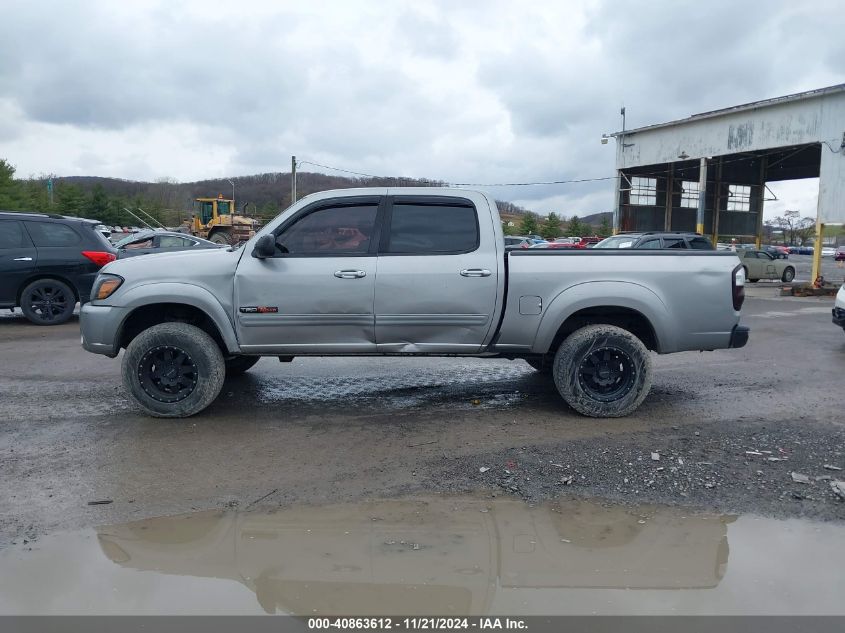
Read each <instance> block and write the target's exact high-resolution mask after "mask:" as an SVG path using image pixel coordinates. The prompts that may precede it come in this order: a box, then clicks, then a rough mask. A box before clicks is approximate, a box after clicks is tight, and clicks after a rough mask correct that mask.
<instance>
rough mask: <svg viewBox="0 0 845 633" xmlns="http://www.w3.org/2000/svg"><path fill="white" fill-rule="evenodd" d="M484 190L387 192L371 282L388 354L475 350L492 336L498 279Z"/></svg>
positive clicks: (381, 346)
mask: <svg viewBox="0 0 845 633" xmlns="http://www.w3.org/2000/svg"><path fill="white" fill-rule="evenodd" d="M488 206H489V204H488V201H487V200H486V198H485V197H484V196H481V195H479V194H474V193H472V192H456V193H455V196H443V195H424V194H421V195H410V194H402V195H394V196H388V212H387V214H386V218H385V224H384V227H383V230H382V233H381V241H380V244H379V256H378V273H377V275H376V288H375V329H376V344H377V348H378V350H379V351H381V352H387V353H402V352H406V353H450V352H451V353H470V354H471V353H476V352H478V351H480V350H481V348H482V346H483V345H485V344H486V343H487V342H489V338H490V337H492V334H493V331H494V326H495V323H494V321H495V320H496V318H497V317H498V309H497V306H499V305H500V304H501V290H500V288H501V287H503V285H504V279H503V265H502V266H500V265H499V259H500V257H499V253H498V250H499V249H497V248H496V239H498V238H497V235H496V232H495V229H494V227H493V226H492V218H491V210H490V209H489V208H488Z"/></svg>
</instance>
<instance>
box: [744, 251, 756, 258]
mask: <svg viewBox="0 0 845 633" xmlns="http://www.w3.org/2000/svg"><path fill="white" fill-rule="evenodd" d="M745 259H757V253H755V252H754V251H745Z"/></svg>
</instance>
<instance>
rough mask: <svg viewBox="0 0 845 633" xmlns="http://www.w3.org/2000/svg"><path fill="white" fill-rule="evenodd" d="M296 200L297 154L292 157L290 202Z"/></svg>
mask: <svg viewBox="0 0 845 633" xmlns="http://www.w3.org/2000/svg"><path fill="white" fill-rule="evenodd" d="M294 202H296V156H291V157H290V203H291V204H293V203H294Z"/></svg>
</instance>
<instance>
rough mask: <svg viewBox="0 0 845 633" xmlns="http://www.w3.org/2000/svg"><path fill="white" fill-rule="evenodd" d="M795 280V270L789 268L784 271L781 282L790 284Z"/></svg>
mask: <svg viewBox="0 0 845 633" xmlns="http://www.w3.org/2000/svg"><path fill="white" fill-rule="evenodd" d="M793 279H795V269H794V268H793V267H792V266H787V267H786V268H785V269H784V271H783V277H781V278H780V280H781V281H785V282H790V281H792V280H793Z"/></svg>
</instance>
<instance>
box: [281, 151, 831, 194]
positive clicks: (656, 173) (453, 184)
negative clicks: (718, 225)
mask: <svg viewBox="0 0 845 633" xmlns="http://www.w3.org/2000/svg"><path fill="white" fill-rule="evenodd" d="M825 144H827V143H826V142H825ZM808 147H810V146H808ZM808 147H802V148H800V149H798V150H795V151H794V152H793V153H791V154H789V155H787V156H786V157H785V158H783V159H782V160H781V161H778V162H783V160H786V159H787V158H791V157H792V156H794V155H795V154H798V153H799V152H801V151H804V150H805V149H808ZM831 151H833V150H831ZM782 152H783V149H773V150H770V151H768V152H765V153H762V154H756V155H752V156H742V157H737V158H734V159H729V160H722V165H727V164H730V163H735V162H740V161H745V160H753V159H755V158H756V159H759V158H765V157H768V156H771V155H774V154H780V153H782ZM296 164H297V165H314V166H315V167H322V168H323V169H331V170H333V171H339V172H343V173H345V174H353V175H355V176H362V177H364V178H377V179H381V180H400V181H401V180H411V179H410V178H407V177H403V176H377V175H375V174H366V173H364V172H360V171H353V170H351V169H343V168H341V167H333V166H331V165H324V164H322V163H317V162H314V161H310V160H298V161H296ZM777 164H778V163H775V165H777ZM696 168H697V167H694V166H691V167H690V169H696ZM631 169H636V167H632V168H631ZM622 171H625V169H624V168H623V169H622ZM670 171H671V170H670V169H660V170H656V171H648V172H637V173H631V174H629V175H630V176H661V175H664V174H668V173H669V172H670ZM618 178H619V176H618V175H614V176H599V177H596V178H572V179H569V180H544V181H532V182H496V183H480V182H448V181H445V180H444V181H432V180H430V179H425V178H414V179H413V180H425V181H428V182H442V183H443V184H444V185H446V186H448V187H536V186H544V185H569V184H578V183H584V182H601V181H607V180H617V179H618ZM751 186H759V185H751Z"/></svg>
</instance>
